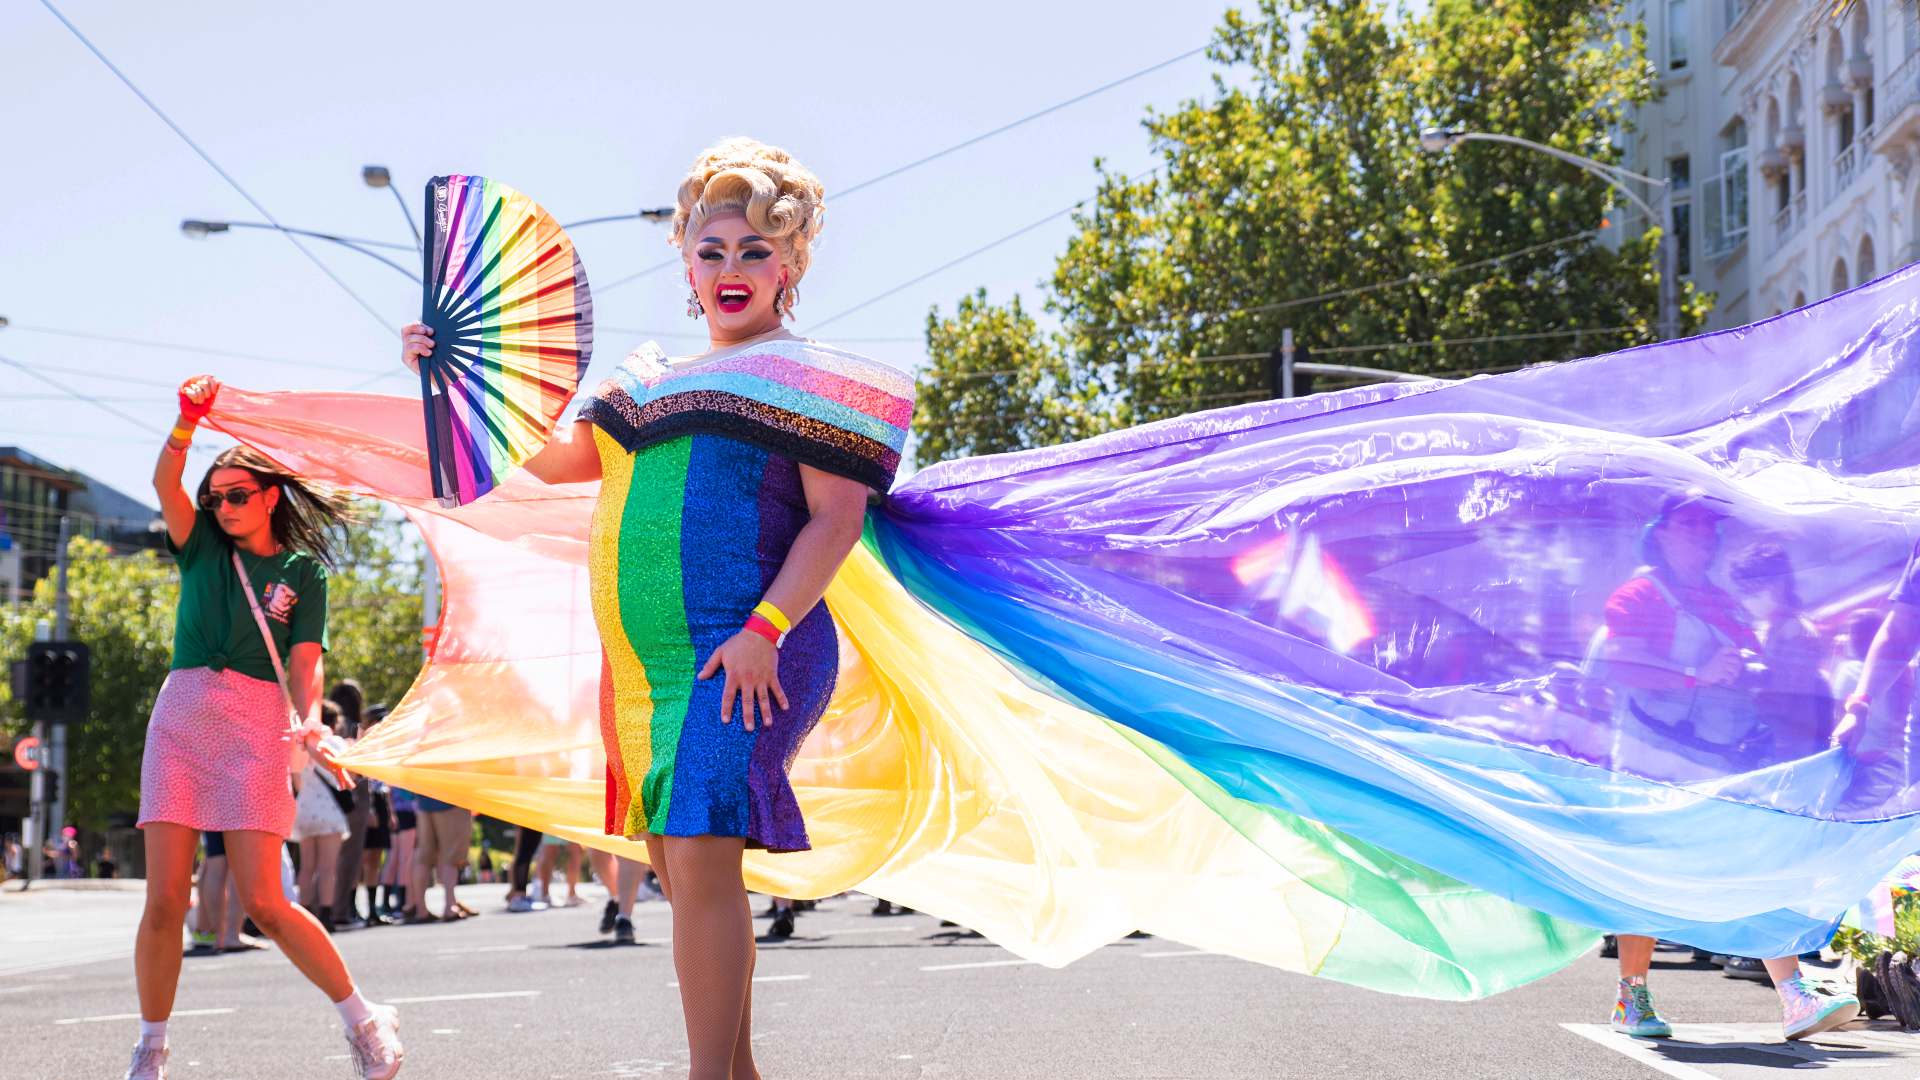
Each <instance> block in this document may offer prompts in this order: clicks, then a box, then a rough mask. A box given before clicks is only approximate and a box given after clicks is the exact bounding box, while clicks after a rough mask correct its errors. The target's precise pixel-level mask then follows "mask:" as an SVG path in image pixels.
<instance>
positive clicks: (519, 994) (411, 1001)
mask: <svg viewBox="0 0 1920 1080" xmlns="http://www.w3.org/2000/svg"><path fill="white" fill-rule="evenodd" d="M539 996H540V991H538V990H501V991H498V992H495V993H491V994H428V995H427V996H425V997H399V998H387V999H386V1000H385V1001H383V1002H381V1004H383V1005H421V1004H425V1003H426V1002H429V1001H493V1000H496V999H498V998H530V997H539Z"/></svg>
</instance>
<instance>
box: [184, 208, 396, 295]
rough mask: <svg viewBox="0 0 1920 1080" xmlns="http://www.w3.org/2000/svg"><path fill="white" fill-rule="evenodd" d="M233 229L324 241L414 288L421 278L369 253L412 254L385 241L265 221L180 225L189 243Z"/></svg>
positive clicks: (193, 220)
mask: <svg viewBox="0 0 1920 1080" xmlns="http://www.w3.org/2000/svg"><path fill="white" fill-rule="evenodd" d="M232 229H265V230H267V231H268V232H283V233H292V234H293V235H295V236H310V237H312V238H313V239H315V240H325V241H327V242H328V243H330V244H338V245H340V246H341V247H343V248H346V249H347V250H348V251H357V252H359V253H360V254H362V255H365V256H366V257H367V258H369V259H374V260H377V261H379V262H381V263H383V264H385V265H387V266H390V267H392V268H393V269H394V270H396V271H398V272H399V273H401V274H402V275H404V276H405V277H406V278H407V280H409V281H412V282H414V283H416V284H417V283H419V281H420V275H418V274H415V273H414V272H413V271H411V270H409V269H407V268H406V267H404V266H401V265H400V264H399V263H397V262H394V261H393V260H392V259H389V258H387V257H386V256H385V255H382V254H380V253H379V252H377V251H373V250H370V249H371V248H375V247H383V248H398V249H399V250H401V251H413V250H414V249H413V248H411V247H408V246H407V245H405V244H393V243H388V242H387V241H384V240H360V239H357V238H354V237H351V236H336V235H334V234H333V233H323V232H315V231H314V230H312V229H293V228H288V227H287V226H285V225H270V224H268V223H266V222H264V221H201V220H200V219H198V218H188V219H186V220H185V221H182V222H181V223H180V231H181V233H183V234H185V235H186V237H187V239H189V240H205V239H206V238H207V237H209V236H212V235H214V234H216V233H223V232H227V231H229V230H232Z"/></svg>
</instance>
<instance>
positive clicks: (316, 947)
mask: <svg viewBox="0 0 1920 1080" xmlns="http://www.w3.org/2000/svg"><path fill="white" fill-rule="evenodd" d="M279 846H280V838H279V837H277V836H274V835H273V834H272V833H265V832H255V831H251V830H247V831H235V832H229V833H228V834H227V862H228V864H229V865H230V866H231V868H232V872H233V876H234V880H236V881H238V882H239V883H240V902H241V903H242V904H243V905H245V906H246V909H247V916H248V917H249V918H251V919H252V920H253V924H254V925H255V926H258V927H259V928H260V931H261V933H264V934H266V935H267V936H268V937H269V938H272V939H273V943H274V944H276V945H278V946H280V951H281V952H284V953H286V954H287V958H288V959H289V960H292V961H293V966H294V967H296V968H299V969H300V974H302V975H305V976H306V977H307V979H308V981H310V982H312V983H313V984H314V985H315V986H317V987H319V988H320V989H321V990H322V991H324V992H325V993H326V995H327V999H328V1000H329V1001H339V1000H341V999H342V998H345V997H347V996H348V995H349V994H351V993H352V992H353V980H352V979H351V978H349V977H348V975H347V965H346V963H345V962H344V961H342V960H341V959H340V952H339V950H337V949H336V948H334V945H333V942H332V941H331V940H330V939H329V938H328V937H327V933H326V931H325V930H323V929H321V927H320V923H319V921H318V920H317V919H315V918H314V917H313V915H312V914H311V913H310V912H308V911H307V910H306V908H304V907H301V906H298V905H294V904H290V903H288V902H287V899H286V896H285V895H284V894H283V893H282V892H281V891H280V855H279Z"/></svg>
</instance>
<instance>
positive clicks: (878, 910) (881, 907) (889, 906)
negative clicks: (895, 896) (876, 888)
mask: <svg viewBox="0 0 1920 1080" xmlns="http://www.w3.org/2000/svg"><path fill="white" fill-rule="evenodd" d="M873 913H874V914H875V915H891V914H893V902H892V901H890V900H875V901H874V902H873Z"/></svg>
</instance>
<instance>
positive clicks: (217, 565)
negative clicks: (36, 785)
mask: <svg viewBox="0 0 1920 1080" xmlns="http://www.w3.org/2000/svg"><path fill="white" fill-rule="evenodd" d="M219 389H220V384H219V383H218V382H217V381H216V380H214V379H213V378H211V377H208V376H199V377H196V378H193V379H189V380H187V381H186V383H184V384H182V386H181V388H180V417H179V420H178V421H177V422H176V423H175V425H174V429H173V433H172V434H171V435H170V436H169V437H168V439H167V444H166V446H165V448H164V449H163V450H162V451H161V452H160V459H159V461H158V462H157V463H156V464H155V465H154V469H153V487H154V491H155V492H156V493H158V495H159V496H160V508H161V512H162V514H163V515H164V516H165V518H166V523H167V546H168V548H169V550H171V551H172V552H173V553H174V557H175V559H176V560H177V561H178V563H179V566H180V607H179V610H178V612H177V614H176V616H175V621H174V632H173V664H172V670H171V671H170V672H168V674H167V681H166V683H165V685H163V686H162V687H161V688H160V696H159V698H158V699H157V700H156V701H155V702H154V705H153V716H152V718H151V719H150V720H149V721H148V722H147V739H146V748H145V751H144V753H143V755H142V758H141V763H140V820H139V824H140V828H141V829H142V830H143V833H144V836H145V840H146V850H147V902H146V910H145V912H144V914H143V915H142V916H141V919H140V930H139V935H138V937H137V939H136V943H135V949H134V976H135V980H136V981H137V983H138V985H139V991H140V1041H139V1043H138V1044H137V1045H136V1046H135V1048H134V1052H133V1064H132V1065H131V1066H130V1067H129V1068H128V1070H127V1076H128V1078H129V1080H148V1078H151V1080H164V1078H165V1076H166V1062H167V1052H168V1051H167V1038H166V1029H167V1017H168V1016H169V1015H170V1014H171V1013H172V1011H173V999H174V992H175V990H176V988H177V985H178V983H179V980H180V956H181V951H180V932H181V927H182V926H183V924H184V923H185V920H186V913H187V894H188V889H189V884H190V882H191V881H192V877H193V856H194V850H195V847H196V845H197V844H198V841H199V838H200V834H201V832H203V831H205V832H218V833H222V834H224V836H225V838H226V849H227V863H228V866H229V868H230V871H231V873H232V874H233V878H234V880H235V882H236V883H237V884H238V885H239V889H240V899H241V902H242V903H243V904H245V905H246V909H247V914H248V915H249V916H251V917H252V919H253V921H254V922H255V923H256V924H258V925H259V927H260V929H261V930H262V931H263V932H265V933H266V935H267V936H268V937H270V938H272V939H273V941H274V943H275V944H276V945H278V946H280V949H281V951H282V952H284V953H286V955H287V957H288V958H289V959H291V960H292V961H293V963H294V966H295V967H297V968H299V969H300V971H301V973H302V974H304V975H306V976H307V978H309V979H311V980H312V981H313V983H314V985H315V986H318V987H319V988H320V989H321V990H323V991H325V992H326V995H327V997H328V998H329V999H330V1000H331V1001H333V1003H334V1005H335V1006H336V1007H337V1008H338V1009H339V1010H340V1016H341V1019H342V1020H343V1021H344V1022H345V1024H346V1028H347V1043H348V1046H349V1048H350V1050H351V1058H352V1060H353V1063H354V1066H355V1068H356V1071H357V1073H358V1075H359V1076H361V1077H363V1078H377V1080H386V1078H387V1077H391V1076H392V1075H393V1074H394V1073H396V1072H398V1071H399V1069H400V1058H401V1049H400V1041H399V1038H398V1036H397V1033H396V1032H397V1028H398V1026H399V1024H398V1020H397V1018H396V1017H395V1015H394V1011H393V1009H392V1007H391V1006H385V1005H372V1004H370V1003H369V1002H368V1001H367V1000H366V999H365V998H363V997H362V996H361V995H360V992H359V990H358V989H356V988H355V986H354V983H353V978H352V976H350V975H349V974H348V973H347V967H346V964H345V963H344V962H342V960H341V959H340V952H339V950H338V949H336V948H334V945H333V940H332V939H331V938H329V937H328V936H327V931H326V930H325V929H324V928H322V927H321V925H320V923H319V922H318V921H316V920H315V919H314V917H313V916H312V915H310V914H308V913H307V912H306V911H305V910H304V909H302V908H300V907H298V906H296V905H294V904H292V903H289V902H288V900H287V898H286V896H285V895H284V894H283V893H282V892H281V889H280V851H281V845H282V844H283V843H284V842H285V841H286V837H287V833H288V832H289V830H290V829H291V828H292V825H293V817H294V799H293V794H292V791H291V790H290V787H289V784H288V772H289V764H290V761H291V760H292V756H293V755H295V754H296V753H297V752H298V751H299V750H300V749H301V748H303V747H304V749H305V750H306V751H307V752H309V753H311V754H312V755H313V757H314V758H316V759H317V760H318V761H319V762H320V764H321V765H322V766H324V767H325V768H327V769H329V770H331V771H332V772H333V773H334V775H335V776H336V777H337V778H338V779H339V780H340V782H341V785H342V786H350V785H351V784H352V781H351V780H350V779H349V778H348V777H347V775H346V774H345V773H344V772H343V771H341V769H340V767H339V765H338V763H337V762H336V761H335V760H334V757H333V750H332V748H331V746H330V745H329V744H327V743H325V742H322V741H321V740H320V738H319V736H321V735H322V734H324V732H325V729H324V728H322V727H321V726H320V725H319V723H318V717H317V703H318V701H319V698H320V688H321V686H322V685H323V683H322V679H323V675H322V662H321V653H322V652H324V651H325V649H326V647H327V564H328V563H330V562H331V561H332V556H333V547H334V545H333V541H334V536H335V534H336V532H337V531H338V530H339V529H340V528H342V527H344V526H345V525H346V523H347V521H348V519H349V503H348V502H347V500H346V499H345V498H343V497H341V496H339V495H335V494H332V493H329V492H326V491H322V490H318V489H316V488H314V487H311V486H309V485H308V484H306V483H304V482H302V481H301V479H300V478H299V477H297V476H294V475H292V474H291V473H289V472H287V471H286V470H285V469H284V468H282V467H281V466H280V465H278V464H276V463H275V462H274V461H272V460H271V459H269V458H267V457H266V456H265V455H263V454H261V453H259V452H258V451H256V450H253V449H250V448H248V447H244V446H241V447H235V448H233V449H231V450H227V451H225V452H223V453H222V454H220V456H219V457H217V458H215V459H214V462H213V467H212V468H211V469H209V470H208V471H207V475H206V476H205V477H203V478H202V479H201V481H200V490H199V493H198V497H197V498H188V496H187V492H186V489H185V488H184V487H182V486H181V474H182V473H184V472H185V471H186V463H187V447H188V445H189V444H191V443H192V441H193V431H194V427H195V425H197V424H198V423H199V421H200V420H201V418H203V417H205V416H206V414H207V410H208V409H209V408H210V407H211V406H212V404H213V399H214V395H215V394H217V393H218V392H219ZM263 631H264V632H263ZM269 636H270V637H271V645H269V642H268V637H269ZM283 671H284V685H285V689H284V690H283V689H282V672H283ZM289 697H291V699H292V711H291V712H290V711H289V704H288V699H289Z"/></svg>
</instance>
